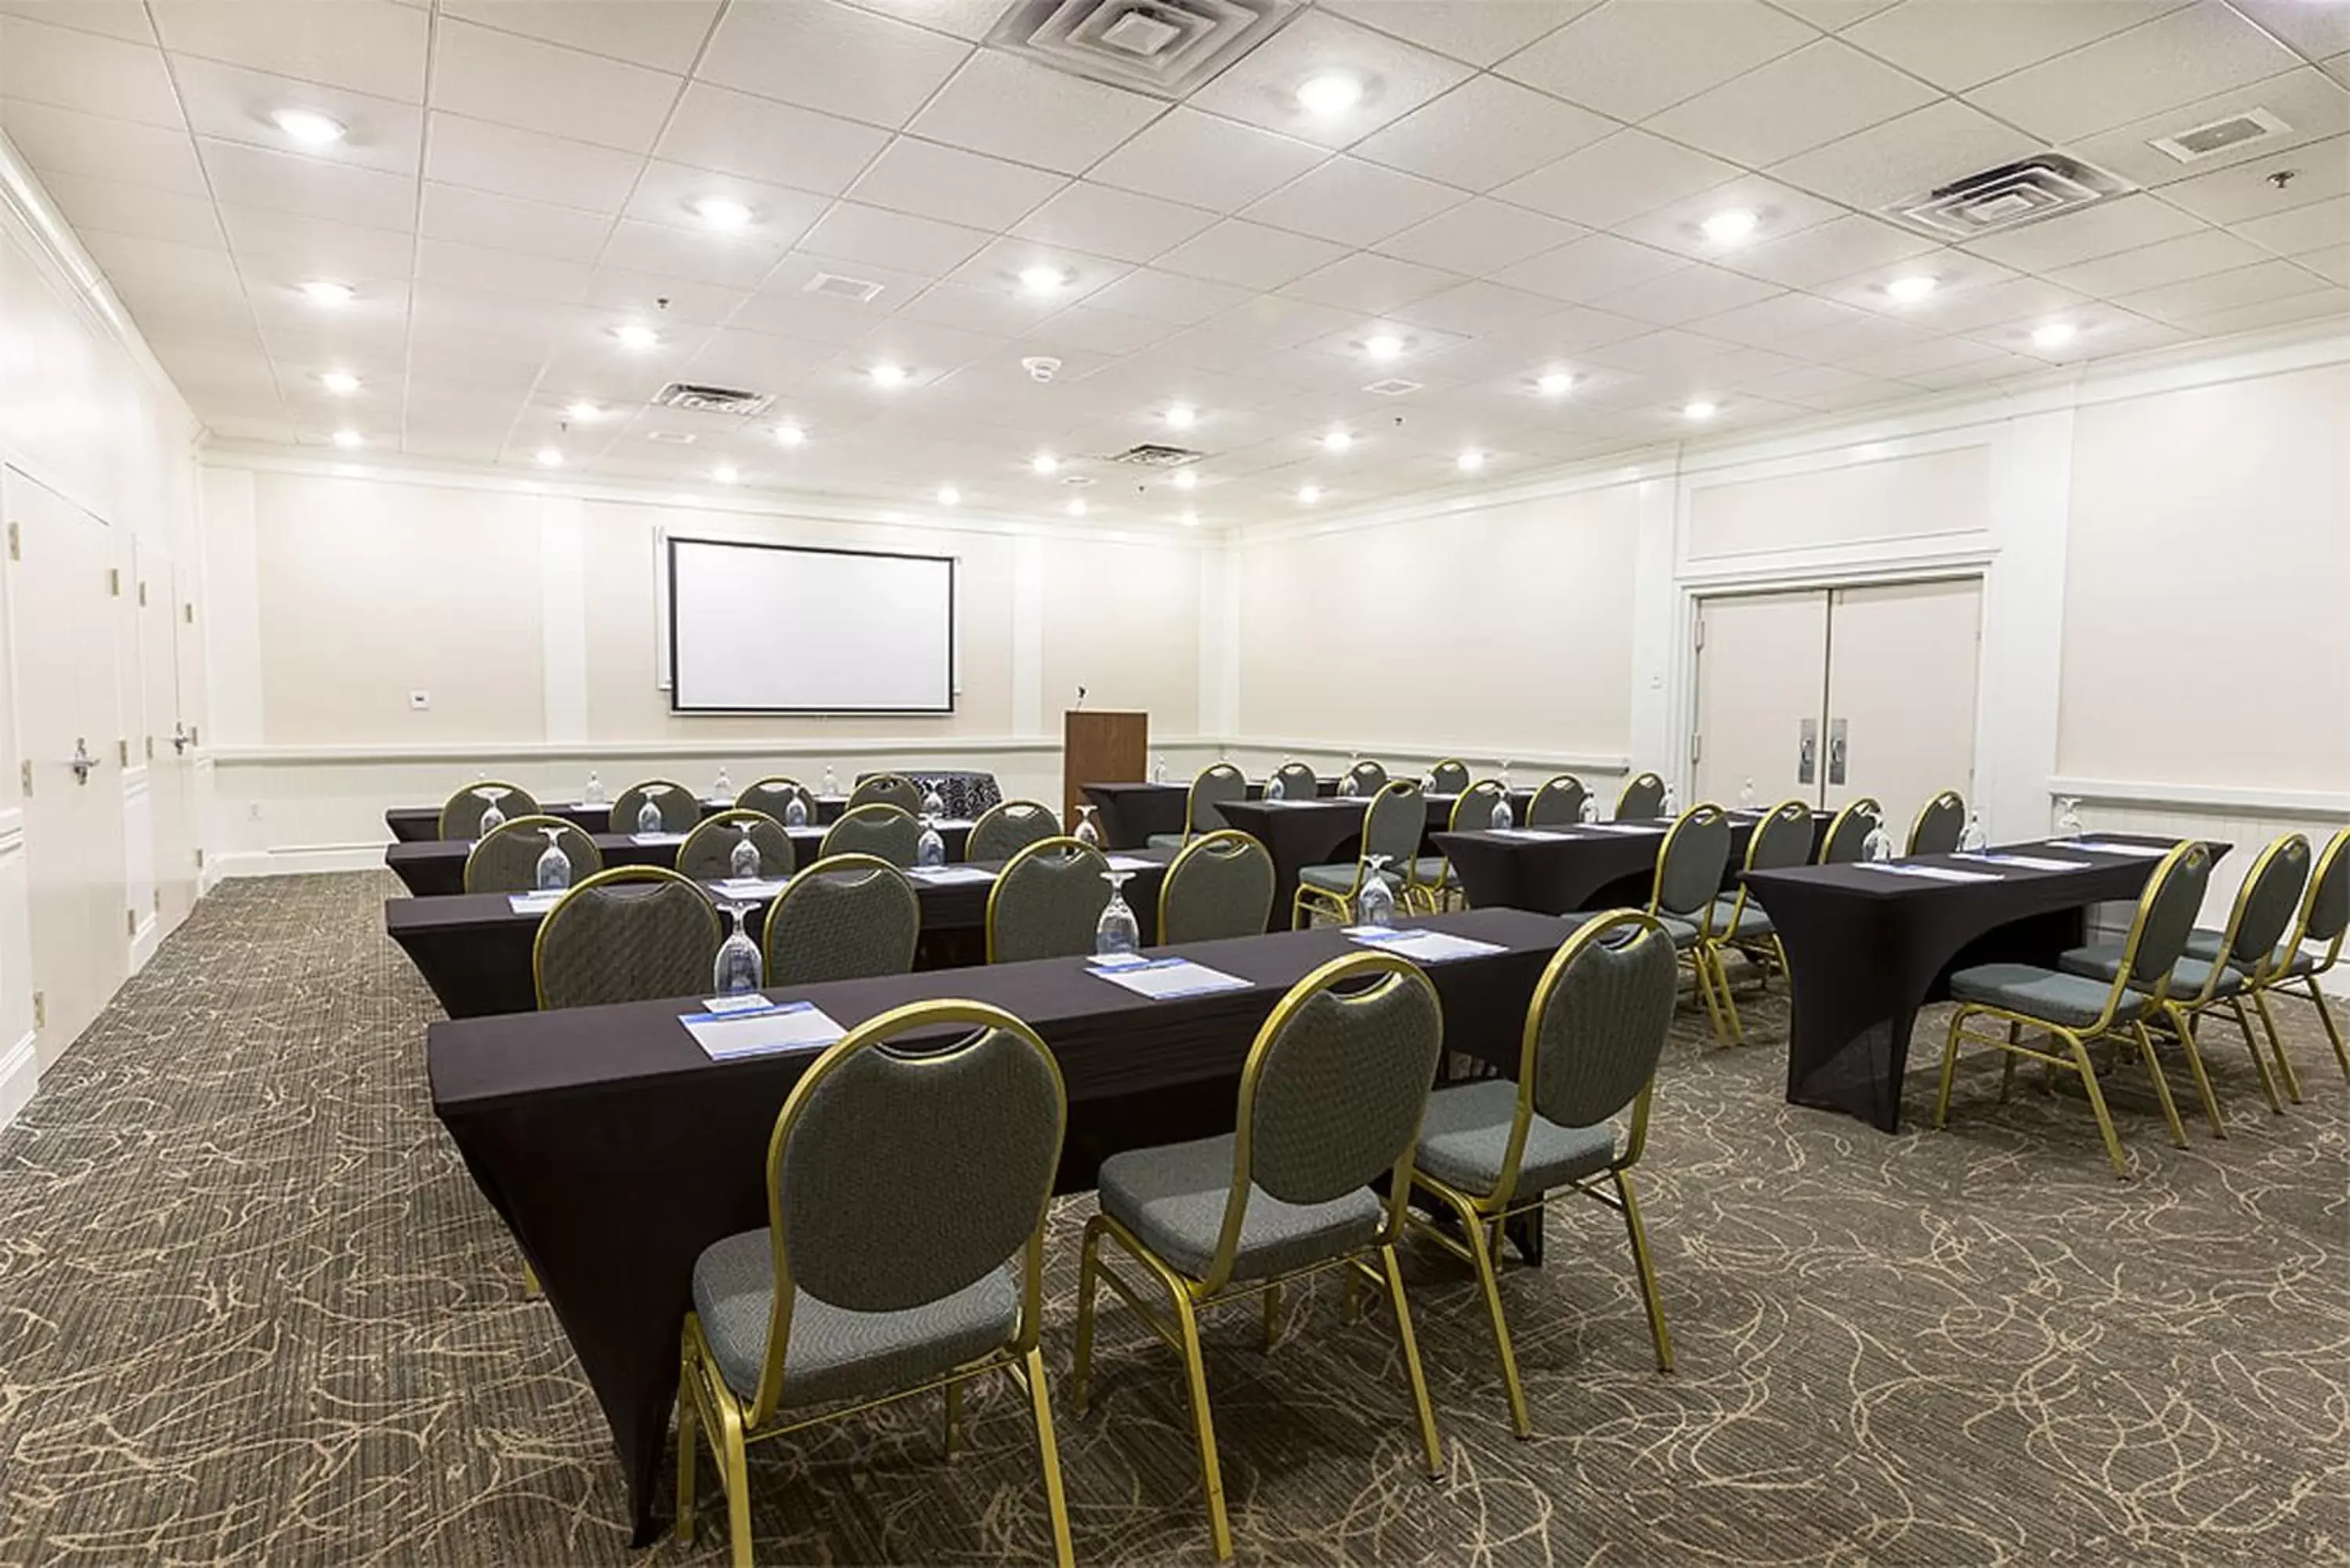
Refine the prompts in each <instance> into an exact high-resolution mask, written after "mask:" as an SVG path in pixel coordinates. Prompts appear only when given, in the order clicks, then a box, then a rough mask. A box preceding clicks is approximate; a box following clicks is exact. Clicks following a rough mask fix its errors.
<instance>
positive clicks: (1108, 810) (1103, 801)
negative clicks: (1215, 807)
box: [1070, 779, 1338, 849]
mask: <svg viewBox="0 0 2350 1568" xmlns="http://www.w3.org/2000/svg"><path fill="white" fill-rule="evenodd" d="M1077 787H1078V788H1079V789H1082V790H1084V791H1085V792H1086V798H1087V800H1089V801H1091V802H1093V804H1094V805H1097V806H1098V807H1100V808H1101V809H1100V817H1101V830H1102V842H1103V843H1105V844H1107V845H1108V846H1110V847H1111V848H1113V849H1134V848H1139V847H1141V846H1143V845H1145V844H1148V843H1149V842H1150V836H1151V835H1152V834H1154V833H1180V832H1182V831H1183V823H1184V818H1185V816H1186V815H1187V813H1188V809H1189V805H1190V802H1191V784H1188V783H1185V784H1079V785H1078V786H1077ZM1315 789H1316V791H1317V793H1318V794H1320V795H1321V796H1322V798H1324V799H1328V798H1329V797H1331V796H1333V795H1335V794H1336V793H1337V790H1338V781H1337V780H1336V779H1316V780H1315ZM1248 798H1249V799H1251V800H1262V799H1263V798H1264V785H1263V784H1262V783H1251V784H1249V786H1248ZM1070 826H1071V827H1072V828H1074V827H1075V826H1076V824H1075V823H1072V824H1070ZM1233 826H1239V825H1238V824H1237V823H1235V824H1234V825H1233Z"/></svg>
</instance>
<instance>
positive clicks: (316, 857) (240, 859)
mask: <svg viewBox="0 0 2350 1568" xmlns="http://www.w3.org/2000/svg"><path fill="white" fill-rule="evenodd" d="M383 850H384V846H383V845H381V844H380V843H378V844H313V845H302V846H294V847H289V848H283V849H254V850H246V851H244V852H243V853H240V854H234V855H224V856H221V857H219V858H218V859H216V860H214V861H213V862H212V863H211V864H210V865H209V866H207V867H205V868H204V877H205V882H204V886H205V888H207V889H210V888H213V887H217V886H218V885H219V884H220V883H222V882H223V881H225V880H226V879H227V878H229V877H302V876H309V875H313V874H316V873H318V872H322V871H380V870H382V869H383Z"/></svg>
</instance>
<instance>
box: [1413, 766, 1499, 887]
mask: <svg viewBox="0 0 2350 1568" xmlns="http://www.w3.org/2000/svg"><path fill="white" fill-rule="evenodd" d="M1509 798H1510V795H1509V792H1508V791H1507V790H1505V789H1503V787H1502V783H1501V781H1500V780H1499V779H1472V780H1471V781H1470V784H1469V787H1468V788H1466V789H1464V790H1462V791H1461V793H1460V794H1457V795H1455V796H1453V797H1452V809H1451V811H1450V812H1448V813H1446V814H1445V818H1444V826H1445V830H1446V831H1447V832H1450V833H1460V832H1462V831H1464V829H1463V828H1462V827H1461V808H1462V807H1464V806H1466V805H1469V803H1470V802H1471V801H1477V802H1479V803H1481V804H1482V806H1483V809H1484V812H1485V821H1486V824H1487V825H1488V826H1490V825H1491V824H1492V812H1493V802H1495V801H1497V800H1507V799H1509ZM1468 831H1473V829H1471V830H1468ZM1439 858H1444V857H1439ZM1408 880H1409V882H1410V884H1411V885H1412V886H1413V887H1414V888H1417V889H1418V890H1419V894H1420V897H1421V899H1422V901H1423V902H1425V903H1426V904H1427V906H1428V907H1429V908H1430V909H1451V907H1452V897H1453V895H1454V894H1455V893H1456V892H1457V893H1460V895H1461V908H1462V909H1467V908H1468V907H1469V895H1468V893H1467V892H1466V891H1465V890H1463V889H1461V888H1458V887H1457V886H1456V885H1455V884H1454V883H1453V880H1452V862H1451V860H1450V859H1449V858H1448V859H1444V866H1443V868H1442V869H1441V870H1440V871H1439V872H1438V873H1437V877H1436V880H1435V881H1433V882H1421V881H1420V880H1419V857H1418V856H1414V857H1412V865H1411V875H1410V877H1409V878H1408Z"/></svg>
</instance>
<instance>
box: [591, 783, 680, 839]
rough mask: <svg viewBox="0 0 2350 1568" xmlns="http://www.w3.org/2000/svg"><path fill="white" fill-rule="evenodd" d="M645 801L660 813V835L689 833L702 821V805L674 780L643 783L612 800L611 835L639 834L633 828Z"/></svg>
mask: <svg viewBox="0 0 2350 1568" xmlns="http://www.w3.org/2000/svg"><path fill="white" fill-rule="evenodd" d="M648 799H650V801H651V802H652V803H653V809H654V810H655V811H658V812H660V819H661V826H660V830H661V831H662V832H663V833H678V834H685V833H691V832H692V831H693V825H694V824H695V823H697V822H700V821H701V820H702V801H701V798H700V797H699V796H697V795H696V794H694V793H693V792H692V791H691V790H690V789H688V788H686V787H685V786H684V785H683V784H679V783H678V782H677V781H676V780H674V779H647V780H646V781H645V782H644V783H642V784H630V785H629V787H628V788H626V789H624V790H622V791H621V792H620V793H619V794H616V795H614V796H613V797H612V831H613V832H615V833H638V832H641V831H642V829H640V828H639V826H637V824H638V821H639V818H640V817H641V816H642V815H643V814H644V808H645V802H646V801H647V800H648Z"/></svg>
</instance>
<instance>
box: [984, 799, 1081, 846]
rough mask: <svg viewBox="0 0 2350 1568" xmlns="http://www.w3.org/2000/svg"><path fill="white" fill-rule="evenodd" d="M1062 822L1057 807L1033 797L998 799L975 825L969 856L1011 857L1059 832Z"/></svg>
mask: <svg viewBox="0 0 2350 1568" xmlns="http://www.w3.org/2000/svg"><path fill="white" fill-rule="evenodd" d="M1060 831H1061V825H1060V824H1059V823H1058V822H1056V821H1055V820H1054V817H1053V808H1052V807H1051V806H1048V805H1038V804H1037V803H1036V802H1035V801H1033V800H1003V801H998V802H996V803H995V804H994V805H991V806H989V807H988V808H987V809H986V810H985V811H983V812H981V813H980V814H979V820H978V821H977V822H974V823H972V825H971V839H970V842H969V843H968V844H967V845H966V846H964V849H963V852H962V857H963V858H964V859H966V860H1009V859H1011V858H1012V857H1014V856H1015V855H1017V854H1019V853H1020V852H1021V851H1022V850H1024V849H1025V848H1027V847H1028V846H1030V845H1032V844H1036V843H1040V842H1042V841H1043V840H1045V839H1047V838H1051V837H1054V836H1056V835H1058V834H1059V833H1060Z"/></svg>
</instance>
